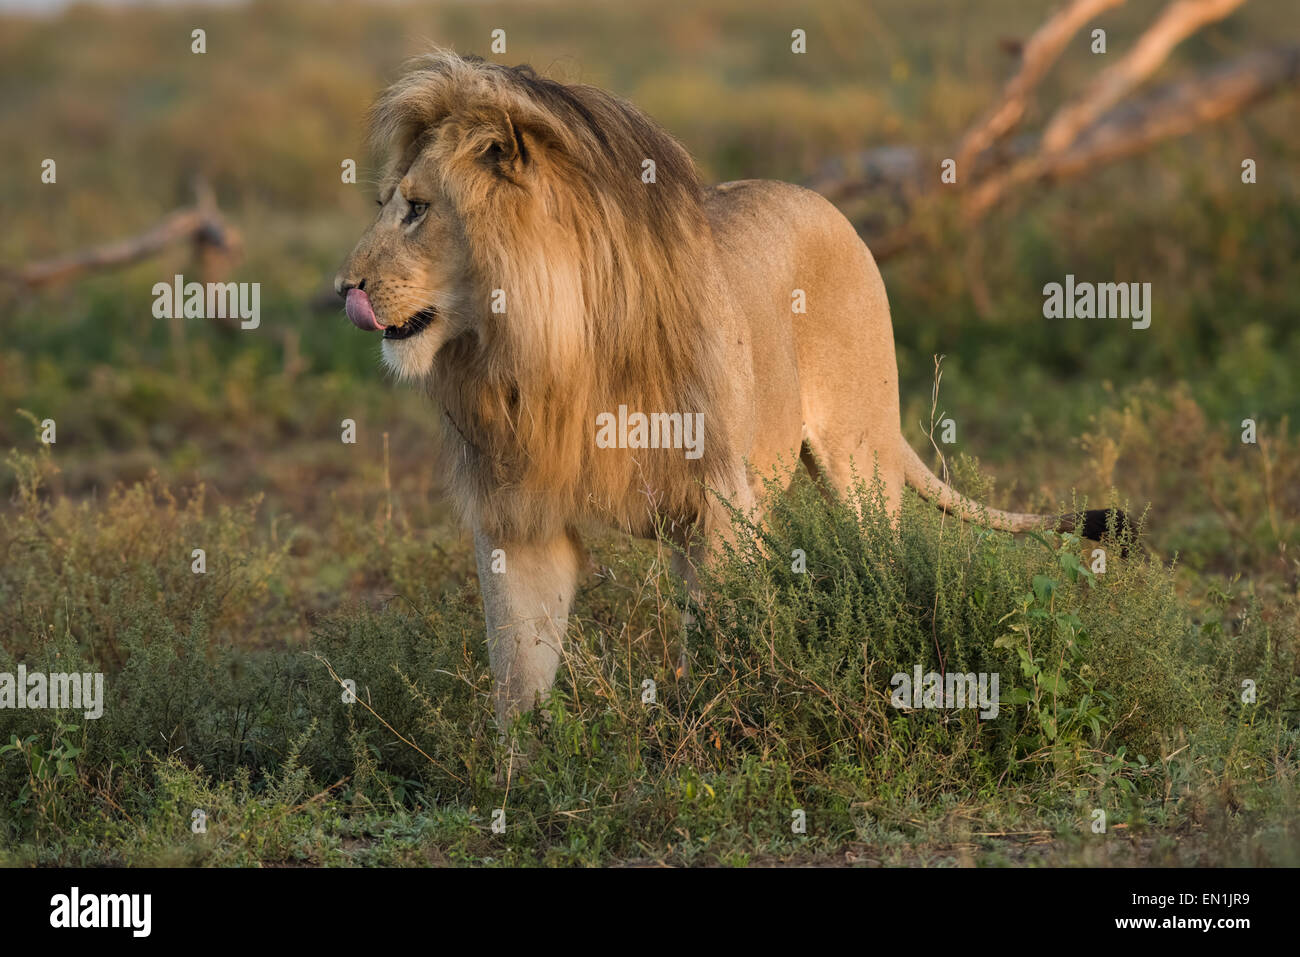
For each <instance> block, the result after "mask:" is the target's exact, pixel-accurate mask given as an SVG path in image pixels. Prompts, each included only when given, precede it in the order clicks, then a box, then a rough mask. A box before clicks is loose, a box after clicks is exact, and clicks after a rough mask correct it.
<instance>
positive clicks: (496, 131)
mask: <svg viewBox="0 0 1300 957" xmlns="http://www.w3.org/2000/svg"><path fill="white" fill-rule="evenodd" d="M491 125H492V139H491V142H490V143H489V144H488V147H487V148H486V149H485V150H484V151H483V153H482V154H481V156H480V157H479V158H480V160H481V162H483V164H484V165H486V166H487V167H488V168H489V169H492V170H493V171H494V172H497V173H500V174H501V175H502V176H505V177H507V178H509V177H511V176H514V175H517V174H520V173H522V172H524V170H525V169H526V168H527V167H528V164H529V162H530V161H531V150H530V148H529V146H528V144H527V142H526V139H527V136H526V134H525V133H524V130H523V129H522V128H521V127H520V126H519V125H518V124H517V123H515V122H514V121H513V120H511V118H510V115H509V114H508V113H506V112H504V111H502V112H500V113H498V114H497V115H496V116H495V117H493V123H492V124H491Z"/></svg>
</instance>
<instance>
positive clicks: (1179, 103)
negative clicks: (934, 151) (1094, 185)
mask: <svg viewBox="0 0 1300 957" xmlns="http://www.w3.org/2000/svg"><path fill="white" fill-rule="evenodd" d="M1297 83H1300V47H1287V48H1283V49H1279V50H1271V51H1266V52H1260V53H1250V54H1247V55H1245V56H1243V57H1241V58H1239V59H1237V60H1234V61H1232V62H1231V63H1229V64H1226V65H1224V66H1221V67H1218V68H1216V69H1214V70H1212V71H1210V72H1209V73H1207V74H1205V75H1203V76H1199V77H1194V78H1192V79H1188V80H1183V81H1181V82H1178V83H1173V84H1169V85H1167V86H1165V87H1162V88H1160V89H1159V90H1157V91H1155V92H1154V93H1151V94H1149V95H1148V96H1146V97H1144V98H1142V99H1140V100H1137V101H1135V102H1133V103H1130V104H1127V105H1125V106H1123V107H1119V108H1117V109H1115V110H1112V111H1111V112H1110V113H1108V114H1106V115H1105V116H1104V117H1102V119H1101V120H1099V121H1098V122H1097V123H1095V124H1093V126H1091V127H1090V128H1089V129H1087V130H1086V131H1084V132H1083V133H1082V134H1080V135H1078V136H1077V137H1076V138H1075V140H1074V143H1073V146H1072V147H1071V148H1069V149H1067V150H1066V151H1064V152H1060V153H1049V152H1039V153H1036V154H1034V155H1032V156H1031V157H1030V158H1028V159H1026V160H1023V161H1021V162H1019V163H1017V164H1015V165H1014V166H1012V167H1011V168H1010V169H1009V170H1007V171H1006V172H1004V173H1001V174H997V175H994V176H992V177H990V178H988V179H986V180H985V181H984V182H982V183H980V184H979V185H977V186H976V187H975V188H974V190H972V192H971V193H970V194H969V196H968V201H967V204H966V212H967V214H968V215H969V216H971V217H972V218H978V217H979V216H982V215H983V214H984V213H986V212H987V211H988V210H989V209H990V208H991V207H992V206H993V205H994V204H996V203H997V201H998V200H999V199H1000V198H1001V197H1002V196H1003V195H1004V194H1005V193H1006V191H1007V190H1008V189H1010V188H1012V187H1014V186H1018V185H1021V184H1024V183H1028V182H1031V181H1036V180H1051V181H1059V180H1063V179H1067V178H1070V177H1073V176H1078V175H1079V174H1081V173H1084V172H1087V171H1089V170H1091V169H1094V168H1096V167H1097V166H1101V165H1104V164H1106V163H1112V162H1114V161H1116V160H1118V159H1122V158H1124V157H1126V156H1132V155H1134V154H1136V153H1141V152H1144V151H1146V150H1149V149H1150V148H1151V147H1153V146H1155V145H1156V144H1157V143H1160V142H1162V141H1164V140H1168V139H1173V138H1175V137H1179V136H1183V135H1185V134H1187V133H1190V132H1191V131H1192V130H1194V129H1197V128H1198V127H1201V126H1207V125H1209V124H1211V123H1216V122H1218V121H1220V120H1223V119H1225V118H1227V117H1229V116H1233V115H1234V114H1236V113H1238V112H1240V111H1241V110H1243V109H1245V108H1246V107H1248V106H1250V105H1251V104H1253V103H1256V102H1258V101H1259V100H1262V99H1264V98H1265V97H1268V96H1270V95H1271V94H1273V93H1275V92H1277V91H1278V90H1280V89H1282V88H1284V87H1288V86H1294V85H1296V84H1297Z"/></svg>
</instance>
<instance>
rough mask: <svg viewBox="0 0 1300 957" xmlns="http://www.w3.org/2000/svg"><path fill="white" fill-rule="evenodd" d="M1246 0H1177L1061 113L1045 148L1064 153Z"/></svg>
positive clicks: (1049, 130) (1051, 125)
mask: <svg viewBox="0 0 1300 957" xmlns="http://www.w3.org/2000/svg"><path fill="white" fill-rule="evenodd" d="M1243 3H1245V0H1175V2H1174V3H1171V4H1169V6H1167V7H1165V9H1164V12H1163V13H1161V14H1160V16H1159V18H1158V19H1157V20H1156V22H1155V23H1153V24H1152V25H1151V26H1150V27H1148V28H1147V30H1146V32H1145V33H1143V34H1142V36H1140V37H1139V38H1138V41H1137V43H1136V44H1134V46H1133V49H1132V50H1130V51H1129V52H1128V53H1126V54H1125V55H1124V56H1123V57H1122V58H1121V59H1120V60H1119V62H1117V63H1116V64H1115V65H1114V66H1111V67H1108V68H1107V69H1105V70H1103V71H1102V73H1101V75H1100V76H1098V77H1097V79H1096V80H1095V81H1094V82H1093V84H1092V86H1091V87H1090V88H1089V90H1088V91H1087V92H1086V93H1085V94H1084V95H1083V96H1081V97H1080V98H1079V99H1078V100H1077V101H1075V102H1074V103H1070V104H1067V105H1066V106H1064V107H1062V108H1061V109H1060V110H1058V111H1057V113H1056V115H1055V116H1054V117H1052V119H1051V121H1050V122H1048V124H1047V129H1046V130H1045V131H1044V132H1043V151H1044V152H1046V153H1059V152H1062V151H1063V150H1065V149H1067V148H1068V147H1069V146H1070V144H1071V143H1073V142H1074V140H1075V138H1076V137H1078V136H1079V135H1080V134H1081V133H1082V132H1083V131H1084V130H1085V129H1087V128H1088V127H1090V126H1091V125H1092V124H1093V123H1095V122H1096V121H1097V119H1098V118H1099V117H1100V116H1101V115H1102V114H1103V113H1105V112H1106V111H1107V110H1109V109H1110V108H1111V107H1112V106H1114V105H1115V104H1116V103H1118V102H1119V101H1120V100H1122V99H1123V98H1124V97H1125V96H1127V95H1128V94H1129V93H1130V92H1132V91H1133V90H1134V89H1135V88H1136V87H1138V86H1139V85H1140V84H1142V83H1143V82H1145V81H1146V80H1147V79H1148V78H1149V77H1150V76H1151V74H1152V73H1154V72H1155V71H1156V69H1157V68H1158V67H1159V66H1160V64H1162V63H1164V62H1165V60H1166V58H1168V56H1169V53H1170V51H1171V50H1173V48H1174V47H1176V46H1177V45H1178V44H1180V43H1182V42H1183V40H1185V39H1187V38H1188V37H1189V36H1191V35H1192V34H1193V33H1195V32H1196V31H1197V30H1199V29H1200V28H1201V27H1203V26H1205V25H1206V24H1207V23H1212V22H1214V21H1216V20H1222V19H1223V18H1224V17H1226V16H1227V15H1228V14H1230V13H1232V12H1233V11H1234V10H1236V9H1237V8H1238V7H1239V6H1241V5H1242V4H1243Z"/></svg>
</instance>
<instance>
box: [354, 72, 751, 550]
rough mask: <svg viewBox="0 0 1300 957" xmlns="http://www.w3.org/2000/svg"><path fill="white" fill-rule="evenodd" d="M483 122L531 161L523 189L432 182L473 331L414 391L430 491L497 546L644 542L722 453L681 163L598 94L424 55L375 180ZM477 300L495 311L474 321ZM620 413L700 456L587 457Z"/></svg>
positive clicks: (699, 204)
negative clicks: (585, 530)
mask: <svg viewBox="0 0 1300 957" xmlns="http://www.w3.org/2000/svg"><path fill="white" fill-rule="evenodd" d="M503 117H505V118H508V123H505V124H504V125H505V127H506V128H511V129H513V130H517V131H520V133H521V134H522V135H523V136H522V139H521V141H520V143H519V146H520V148H521V149H526V150H528V151H530V152H531V153H532V154H533V155H531V156H530V157H529V159H530V161H531V162H532V164H533V166H532V170H531V172H532V175H531V176H529V177H520V178H518V179H513V180H512V179H508V178H507V179H502V180H499V181H496V182H490V181H487V180H484V179H483V178H478V179H473V180H471V179H469V178H467V177H464V176H462V175H460V174H458V173H457V172H456V168H455V167H454V166H448V168H447V169H446V171H445V172H444V173H443V177H444V182H443V187H444V189H445V190H446V191H447V194H448V195H449V196H450V197H452V201H453V203H454V204H455V206H456V207H457V210H458V213H459V217H460V219H461V222H462V223H463V226H464V233H465V236H464V239H465V242H466V244H467V248H468V250H469V261H470V262H471V263H472V264H473V266H472V282H473V284H474V286H475V287H476V295H475V297H474V299H475V301H476V303H481V306H480V305H477V304H476V305H474V306H473V307H472V308H475V309H481V315H480V316H479V321H478V322H477V323H475V331H474V332H473V333H471V334H467V335H463V336H461V337H460V338H458V339H456V340H453V341H452V342H449V343H447V344H446V345H445V346H444V347H443V348H442V350H441V351H440V352H439V353H438V356H437V358H436V360H435V364H434V368H433V371H432V374H431V375H430V376H429V379H428V384H427V387H428V390H429V393H430V395H431V397H432V398H433V400H434V401H435V402H436V403H438V404H439V405H440V407H441V409H440V414H439V423H438V428H439V430H440V437H441V449H440V454H439V467H440V471H441V478H442V480H443V482H444V484H445V486H446V489H447V491H448V492H449V493H450V495H451V498H452V499H453V501H455V502H456V504H457V505H458V506H459V508H460V510H461V511H462V513H463V515H464V517H466V518H467V519H469V520H471V521H473V522H474V523H476V524H478V525H479V526H480V527H481V528H483V529H484V530H485V531H487V532H488V533H490V534H494V535H499V536H506V537H510V538H514V539H519V538H523V539H532V538H536V537H540V536H549V535H554V534H557V533H559V532H561V531H563V530H564V529H566V528H569V527H572V526H574V525H575V524H576V523H578V522H580V521H582V520H584V519H599V520H602V521H606V522H613V523H614V524H616V525H619V526H621V527H623V528H625V529H628V530H631V531H641V532H645V531H647V530H649V523H650V522H651V521H652V519H651V517H650V516H651V515H652V514H656V515H658V516H660V517H661V518H662V519H665V520H667V521H668V522H669V523H689V522H691V521H692V520H695V519H700V518H703V517H704V515H705V503H704V496H705V494H706V492H705V487H706V486H708V487H713V488H717V487H719V483H720V480H721V479H722V478H723V475H722V472H723V470H725V469H727V468H728V463H729V462H730V461H731V450H730V445H729V437H728V435H727V433H726V428H725V423H723V422H719V421H717V420H716V419H711V418H710V413H711V412H713V411H714V410H715V409H716V408H717V407H718V406H717V403H716V399H717V396H718V394H719V390H720V388H721V387H722V383H723V376H724V375H725V370H723V369H722V367H721V360H720V358H719V357H720V355H721V349H720V343H719V342H718V334H717V332H716V324H713V323H711V317H716V315H717V309H718V308H721V303H722V302H723V301H724V297H723V296H722V295H721V293H720V290H719V287H718V282H719V280H718V277H717V275H716V267H715V266H714V265H713V263H714V262H715V257H714V254H713V247H712V243H713V239H712V236H711V235H710V230H709V226H708V221H707V219H706V216H705V212H704V208H703V190H702V187H701V184H700V181H699V177H698V174H697V173H696V170H695V166H694V164H693V162H692V160H691V158H690V156H689V154H688V153H687V152H686V150H685V149H684V148H683V147H682V146H681V144H679V143H678V142H677V141H676V140H675V139H673V138H672V137H671V136H670V135H668V134H667V133H666V132H664V131H663V130H662V129H661V128H660V127H659V126H657V125H656V124H655V123H654V122H653V121H652V120H651V119H649V118H648V117H647V116H646V115H645V114H643V113H641V112H640V111H639V110H637V109H636V108H635V107H633V106H632V105H631V104H629V103H626V102H624V101H622V100H620V99H617V98H615V97H613V96H611V95H610V94H608V93H605V92H604V91H602V90H598V89H596V88H594V87H590V86H584V85H568V84H563V83H560V82H556V81H554V80H550V79H547V78H544V77H541V76H538V75H537V74H536V73H535V72H534V71H533V70H531V69H530V68H528V67H504V66H500V65H496V64H491V63H487V62H484V61H482V60H479V59H476V58H466V57H461V56H458V55H456V54H453V53H449V52H443V51H440V52H436V53H433V54H430V55H427V56H424V57H420V58H418V59H416V60H414V61H412V62H411V63H410V64H409V65H408V67H407V69H406V71H405V72H404V73H403V75H402V76H401V78H400V79H398V80H397V81H396V82H395V83H394V84H393V85H392V86H391V87H389V88H388V89H387V91H386V92H385V93H384V94H383V95H382V96H381V97H380V99H379V100H378V102H377V103H376V104H375V106H374V107H373V109H372V111H371V114H370V127H371V135H372V139H373V140H374V142H375V143H376V145H377V146H378V147H379V148H381V149H382V150H384V152H385V154H386V156H387V167H386V172H385V175H386V177H388V178H390V179H392V178H394V177H399V176H400V175H401V172H402V171H403V170H404V169H405V168H406V167H407V166H409V165H410V163H411V162H412V160H413V159H414V157H415V156H416V155H418V153H419V151H420V150H421V149H422V148H424V145H425V144H426V143H427V142H428V140H427V137H429V136H430V135H431V131H433V130H434V129H435V128H437V127H438V126H439V124H442V123H444V122H451V123H454V124H459V129H460V131H462V132H463V134H464V136H465V137H466V138H469V137H472V136H473V135H475V133H474V131H476V130H481V129H500V128H501V127H502V125H503ZM539 153H540V155H537V154H539ZM646 159H651V160H653V161H654V163H655V174H656V175H655V182H653V183H646V182H643V181H642V170H643V161H644V160H646ZM497 289H500V290H504V292H505V302H506V312H505V314H504V315H499V314H494V313H492V312H491V310H490V307H489V302H490V295H491V291H492V290H497ZM620 405H626V406H627V407H628V409H629V410H631V411H641V412H645V413H651V412H670V413H671V412H680V413H693V412H694V413H704V418H703V423H704V439H705V440H704V454H703V456H702V457H701V458H699V459H688V458H686V457H685V455H684V454H683V453H682V451H681V450H662V449H649V450H646V449H626V450H624V449H602V448H598V447H597V445H596V442H595V431H596V425H595V422H596V416H597V415H598V414H599V413H602V412H609V413H615V412H616V411H617V409H618V407H619V406H620ZM670 530H671V529H670Z"/></svg>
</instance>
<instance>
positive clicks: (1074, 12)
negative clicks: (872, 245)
mask: <svg viewBox="0 0 1300 957" xmlns="http://www.w3.org/2000/svg"><path fill="white" fill-rule="evenodd" d="M1122 3H1124V0H1071V2H1070V3H1068V4H1066V5H1065V6H1063V7H1062V8H1061V9H1059V10H1057V11H1056V13H1054V14H1052V16H1051V17H1049V18H1048V20H1047V22H1046V23H1044V24H1043V25H1042V26H1041V27H1039V28H1038V29H1037V30H1036V31H1034V35H1033V36H1032V37H1030V38H1029V42H1028V43H1026V44H1025V47H1024V56H1023V59H1022V61H1021V64H1020V69H1019V71H1017V73H1016V75H1015V76H1014V77H1012V78H1011V80H1010V82H1008V83H1007V85H1006V87H1005V88H1004V89H1003V91H1002V97H1001V99H1000V100H999V101H998V103H997V105H996V106H994V107H993V109H992V110H990V111H989V113H988V114H987V115H986V116H985V117H984V118H983V119H982V120H980V121H979V122H978V123H976V124H975V125H974V126H973V127H971V129H970V130H969V131H968V132H967V133H966V135H965V137H963V139H962V141H961V145H960V146H959V147H958V148H957V168H958V169H960V170H963V171H965V170H969V169H970V168H971V166H972V165H973V161H974V160H975V158H976V157H977V156H979V154H981V153H983V152H984V151H985V150H987V149H988V148H989V147H990V146H992V145H993V144H994V143H996V142H997V141H998V140H1000V139H1002V137H1004V136H1006V135H1007V134H1008V133H1009V132H1011V131H1012V130H1013V129H1015V127H1016V126H1017V125H1019V123H1020V121H1021V120H1022V119H1023V118H1024V115H1025V111H1026V110H1027V109H1028V106H1029V100H1030V94H1032V93H1033V91H1034V88H1035V87H1037V86H1038V84H1039V83H1040V82H1042V79H1043V77H1045V76H1046V75H1047V73H1048V71H1049V70H1051V68H1052V66H1053V65H1054V64H1055V63H1056V61H1057V60H1058V59H1059V58H1060V56H1061V53H1062V52H1063V51H1064V50H1065V47H1066V46H1067V45H1068V44H1069V42H1070V40H1071V39H1073V37H1074V35H1075V34H1076V33H1078V32H1079V30H1080V29H1082V27H1083V26H1084V24H1086V23H1087V22H1088V21H1089V20H1091V19H1093V18H1094V17H1096V16H1097V15H1099V14H1101V13H1104V12H1105V11H1107V10H1109V9H1111V8H1112V7H1117V6H1119V5H1120V4H1122ZM963 175H965V174H964V173H963Z"/></svg>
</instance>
